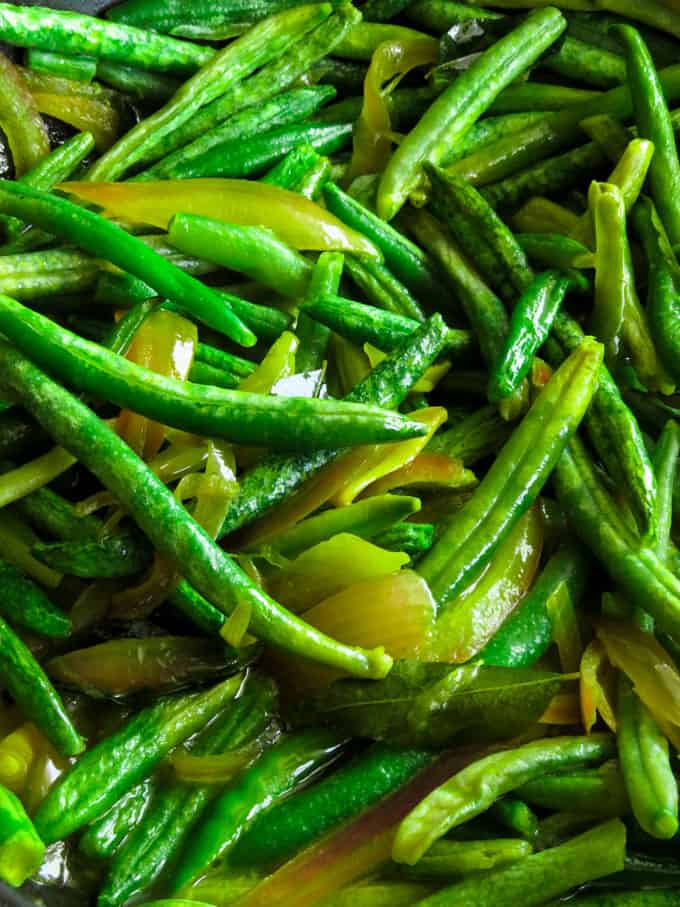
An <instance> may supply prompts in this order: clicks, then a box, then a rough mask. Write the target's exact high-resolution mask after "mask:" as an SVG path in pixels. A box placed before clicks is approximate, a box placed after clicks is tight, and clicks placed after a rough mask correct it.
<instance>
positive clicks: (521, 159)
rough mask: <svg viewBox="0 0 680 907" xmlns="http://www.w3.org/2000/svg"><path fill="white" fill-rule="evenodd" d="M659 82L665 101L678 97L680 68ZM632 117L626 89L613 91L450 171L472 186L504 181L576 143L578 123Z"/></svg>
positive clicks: (661, 74)
mask: <svg viewBox="0 0 680 907" xmlns="http://www.w3.org/2000/svg"><path fill="white" fill-rule="evenodd" d="M658 75H659V80H660V83H661V87H662V89H663V92H664V95H665V96H666V99H667V100H668V101H674V100H678V98H680V66H669V67H667V68H666V69H663V70H661V71H660V72H659V74H658ZM632 114H633V102H632V98H631V94H630V90H629V89H628V87H627V86H620V87H619V88H613V89H611V90H610V91H608V92H605V94H603V95H601V96H600V97H598V98H596V99H595V100H593V101H586V102H585V103H584V104H577V105H576V106H574V107H572V108H569V109H567V110H562V111H557V112H556V113H553V114H551V115H550V116H547V117H545V118H543V119H542V120H539V121H537V122H536V123H533V124H532V125H530V126H528V127H527V128H526V129H525V130H523V131H522V132H520V133H514V134H512V135H509V136H506V137H504V138H501V139H499V140H498V141H496V142H492V143H491V144H489V145H487V146H485V147H484V148H482V149H480V151H478V152H475V153H473V154H471V155H470V156H469V157H468V158H466V159H464V160H461V161H458V162H457V163H456V164H454V165H453V167H452V168H451V170H452V172H454V173H455V174H456V175H457V176H461V177H463V178H464V179H468V180H470V182H472V183H474V185H476V186H480V185H486V184H488V183H493V182H496V181H498V180H504V179H505V178H506V177H509V176H512V175H513V174H515V173H517V172H518V171H520V170H522V169H523V168H526V167H528V166H530V165H532V164H535V163H536V162H537V161H541V160H543V159H544V158H546V157H547V156H548V155H550V154H551V153H552V154H554V153H556V152H558V151H562V150H564V149H565V148H568V147H570V145H573V144H574V143H575V142H578V140H579V137H580V136H581V133H582V131H581V127H580V123H581V122H582V121H583V120H585V119H588V118H589V117H592V116H596V115H608V116H612V117H614V118H615V119H619V120H626V119H628V118H630V117H631V116H632Z"/></svg>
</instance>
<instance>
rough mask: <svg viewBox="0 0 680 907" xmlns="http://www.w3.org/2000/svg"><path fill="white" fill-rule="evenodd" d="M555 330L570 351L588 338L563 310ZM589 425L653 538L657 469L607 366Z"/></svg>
mask: <svg viewBox="0 0 680 907" xmlns="http://www.w3.org/2000/svg"><path fill="white" fill-rule="evenodd" d="M553 332H554V334H555V336H556V337H557V339H558V340H559V342H560V344H561V345H562V346H563V347H564V349H565V350H566V351H567V352H572V351H573V350H575V349H576V347H577V346H578V344H579V343H581V342H582V340H583V337H584V335H583V331H582V330H581V328H580V327H579V325H578V324H577V323H576V322H575V321H574V320H573V319H572V318H570V317H569V316H567V315H566V314H565V313H563V312H562V313H560V314H559V315H558V316H557V318H556V319H555V323H554V326H553ZM550 349H551V357H552V352H554V349H553V347H552V346H551V347H550ZM551 361H552V364H553V365H557V364H558V363H559V362H561V361H562V359H561V354H560V355H558V357H557V359H551ZM585 426H586V429H587V431H588V434H589V436H590V440H591V441H592V443H593V445H594V447H595V449H596V450H597V453H598V454H599V456H600V457H601V458H602V461H603V462H604V463H605V465H606V467H607V469H608V470H609V472H610V474H611V475H612V477H613V478H614V480H615V481H616V482H618V483H619V484H620V487H621V488H623V489H625V491H626V496H627V498H628V500H629V502H630V505H631V507H632V509H633V513H634V514H635V518H636V520H637V522H638V525H639V526H640V527H641V529H642V531H643V532H648V533H649V534H650V535H651V536H652V537H653V536H654V534H655V532H656V527H655V521H654V514H655V507H656V498H657V485H656V478H655V476H654V469H653V467H652V463H651V460H650V458H649V454H648V452H647V448H646V447H645V443H644V440H643V437H642V433H641V431H640V426H639V425H638V423H637V420H636V418H635V416H634V415H633V413H632V412H631V410H630V409H629V407H628V406H627V405H626V403H625V402H624V400H623V399H622V397H621V393H620V391H619V389H618V387H617V385H616V382H615V381H614V379H613V378H612V376H611V374H610V373H609V371H608V370H607V369H606V368H605V367H604V366H603V367H602V368H601V369H600V378H599V383H598V388H597V390H596V391H595V394H594V396H593V402H592V405H591V407H590V409H589V411H588V413H587V414H586V418H585Z"/></svg>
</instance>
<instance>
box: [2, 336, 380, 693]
mask: <svg viewBox="0 0 680 907" xmlns="http://www.w3.org/2000/svg"><path fill="white" fill-rule="evenodd" d="M0 356H1V361H0V383H1V384H3V385H7V386H10V387H11V388H12V389H13V390H14V391H15V392H17V393H18V394H19V396H20V397H21V399H22V401H23V402H24V404H25V405H26V406H27V407H28V409H29V410H30V411H32V412H34V414H35V415H36V417H37V418H38V421H39V422H40V423H41V424H42V425H43V427H46V428H47V429H48V430H49V431H50V433H51V434H52V435H53V436H54V437H55V438H56V439H57V440H62V441H64V442H67V443H68V449H70V450H71V452H72V453H73V454H74V455H75V456H77V457H78V459H79V460H81V462H82V463H83V464H84V465H85V466H87V467H88V468H89V469H90V470H91V471H92V472H93V473H94V474H95V475H96V476H97V477H98V478H99V480H100V481H101V482H102V484H103V485H104V486H106V487H107V488H108V490H109V491H111V493H112V494H114V496H115V497H116V498H117V499H118V500H119V502H120V504H121V506H123V507H124V508H125V509H126V510H128V512H130V513H131V515H132V516H133V517H134V518H135V520H136V521H137V522H138V524H139V526H140V528H141V529H142V530H143V531H144V532H145V534H146V535H147V536H148V538H149V539H150V541H151V542H152V543H153V545H154V547H155V548H157V550H158V551H159V552H160V553H161V554H164V555H165V556H167V557H170V558H171V559H172V560H173V561H175V562H176V563H177V566H178V569H179V570H180V571H181V572H182V573H183V574H184V575H185V576H186V577H187V579H188V580H189V581H190V582H192V583H193V584H194V585H196V587H197V589H198V591H199V592H201V593H202V594H205V595H206V598H208V599H209V600H210V601H212V602H213V603H214V604H215V605H217V606H219V607H220V608H223V609H224V610H225V611H230V610H232V609H233V607H235V603H236V602H239V603H241V604H242V603H248V604H249V605H250V606H251V607H252V617H251V625H252V630H253V633H255V634H256V635H260V636H262V638H263V639H268V640H269V641H270V642H272V643H273V644H275V645H276V644H279V645H283V646H288V647H289V648H290V649H291V650H298V651H304V652H305V654H306V656H307V657H311V658H315V657H318V658H320V659H322V660H323V659H327V660H328V662H329V663H333V664H335V665H337V666H338V667H342V668H343V669H347V670H348V671H349V673H353V672H358V673H359V674H362V673H363V674H366V675H371V674H375V675H379V676H383V675H384V674H385V673H387V671H389V669H390V667H391V659H390V658H389V657H388V656H386V655H385V654H384V652H383V651H382V650H378V651H375V652H373V653H369V652H364V651H362V650H358V649H352V648H351V647H347V646H343V645H341V644H339V643H336V642H334V641H331V640H330V639H329V638H328V637H326V636H324V635H323V634H322V633H318V632H317V631H314V630H312V629H311V628H310V627H308V626H307V625H306V624H304V623H303V622H302V621H298V620H297V618H294V617H293V616H292V615H290V614H289V613H288V612H287V611H285V610H284V609H282V608H280V607H279V606H278V605H277V604H276V603H275V602H273V601H272V600H271V599H270V598H269V597H268V596H267V595H265V593H263V592H262V591H261V590H260V589H259V587H257V586H255V585H254V584H253V583H252V582H251V581H250V580H249V579H248V577H247V576H246V575H245V574H244V573H242V572H241V571H240V569H239V568H238V567H237V566H236V564H235V563H234V562H233V561H231V559H230V558H228V557H227V556H226V555H225V554H224V552H223V551H222V550H221V549H220V548H219V547H218V546H217V545H215V543H214V542H213V541H212V539H211V538H210V537H209V536H208V535H207V534H206V533H205V532H204V531H203V530H202V529H201V528H200V527H199V526H198V525H197V524H196V523H195V522H194V521H193V520H192V519H191V518H190V517H189V516H188V515H187V512H186V511H185V510H184V508H183V507H182V506H181V505H180V504H179V503H178V502H177V501H176V500H175V498H174V496H173V495H172V493H171V492H170V491H168V489H167V488H166V487H165V486H164V485H163V484H162V483H161V482H160V481H159V480H157V479H155V478H154V477H153V475H152V473H150V471H149V470H148V468H147V467H146V466H145V465H144V464H143V463H142V462H141V461H140V460H139V459H138V458H137V457H136V455H135V454H134V453H133V452H132V451H131V450H130V448H129V447H128V446H127V445H126V444H125V442H123V441H121V440H120V439H119V438H118V437H117V435H115V434H114V433H113V432H111V430H110V429H109V428H108V427H107V426H105V425H103V424H102V423H101V422H100V420H99V419H98V418H97V416H95V415H94V414H93V413H92V412H91V411H90V410H89V409H87V407H85V406H84V405H83V404H81V403H80V402H79V401H77V400H76V399H75V398H74V397H72V396H71V395H70V394H69V393H68V392H67V391H65V390H63V389H62V388H60V387H59V386H58V385H56V384H55V383H54V382H53V381H51V380H50V379H49V378H47V376H46V375H44V374H43V373H42V372H40V370H39V369H37V368H36V367H35V366H34V365H32V364H31V363H30V362H29V361H28V360H27V359H26V358H25V357H23V356H21V355H20V354H19V353H18V352H17V351H15V350H14V349H12V348H10V347H7V346H3V347H2V348H1V350H0ZM381 402H382V401H381Z"/></svg>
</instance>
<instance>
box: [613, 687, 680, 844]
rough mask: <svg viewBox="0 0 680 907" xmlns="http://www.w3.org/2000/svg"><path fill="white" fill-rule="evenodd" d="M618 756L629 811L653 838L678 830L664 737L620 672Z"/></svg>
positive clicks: (675, 793) (675, 796) (675, 794)
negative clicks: (627, 797) (629, 805)
mask: <svg viewBox="0 0 680 907" xmlns="http://www.w3.org/2000/svg"><path fill="white" fill-rule="evenodd" d="M617 719H618V727H617V741H618V747H619V759H620V760H621V768H622V771H623V778H624V781H625V784H626V790H627V791H628V796H629V797H630V802H631V805H632V807H633V814H634V815H635V818H636V819H637V821H638V822H639V823H640V825H641V827H642V828H643V829H644V830H645V831H646V832H647V833H648V834H650V835H652V836H653V837H655V838H663V839H667V838H672V837H673V836H674V835H675V833H676V832H677V830H678V785H677V782H676V780H675V777H674V775H673V770H672V768H671V763H670V757H669V752H668V740H666V738H665V737H664V735H663V734H662V733H661V731H660V729H659V726H658V724H657V723H656V721H655V720H654V718H653V717H652V715H651V714H650V712H649V710H648V709H647V708H646V706H645V705H643V703H642V702H640V700H639V699H638V697H637V696H636V694H635V692H634V691H633V686H632V684H631V682H630V681H629V680H628V678H627V677H626V676H625V675H624V674H622V675H621V676H620V678H619V690H618V711H617Z"/></svg>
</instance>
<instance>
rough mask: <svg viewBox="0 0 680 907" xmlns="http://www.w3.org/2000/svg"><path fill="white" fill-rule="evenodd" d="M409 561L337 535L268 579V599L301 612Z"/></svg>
mask: <svg viewBox="0 0 680 907" xmlns="http://www.w3.org/2000/svg"><path fill="white" fill-rule="evenodd" d="M408 561H409V558H408V555H406V554H404V553H403V552H397V551H386V550H385V549H384V548H379V547H378V546H377V545H374V544H372V543H371V542H368V541H366V540H365V539H362V538H359V537H358V536H356V535H351V534H350V533H347V532H341V533H339V534H338V535H335V536H333V538H331V539H328V541H325V542H320V543H319V544H318V545H314V547H313V548H309V549H308V550H307V551H304V552H303V553H302V554H301V555H300V556H299V557H297V558H296V559H295V560H294V561H291V562H290V564H289V565H288V566H287V567H286V568H285V569H283V570H281V571H278V572H277V573H276V574H275V575H274V576H273V577H271V579H270V581H269V583H268V589H269V592H270V593H271V595H272V596H273V597H274V598H275V599H276V600H277V601H279V602H281V603H282V604H283V605H285V606H286V607H287V608H290V609H291V610H292V611H296V612H303V611H305V610H306V609H307V608H311V607H312V606H313V605H316V604H317V603H318V602H320V601H321V600H322V599H325V598H328V596H331V595H334V594H336V593H337V592H339V591H340V590H341V589H345V588H346V587H347V586H352V585H354V584H355V583H359V582H363V581H366V580H370V579H375V578H376V577H380V576H385V575H387V574H392V573H394V572H395V571H397V570H400V569H401V568H402V567H404V566H405V565H406V564H407V563H408Z"/></svg>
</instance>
